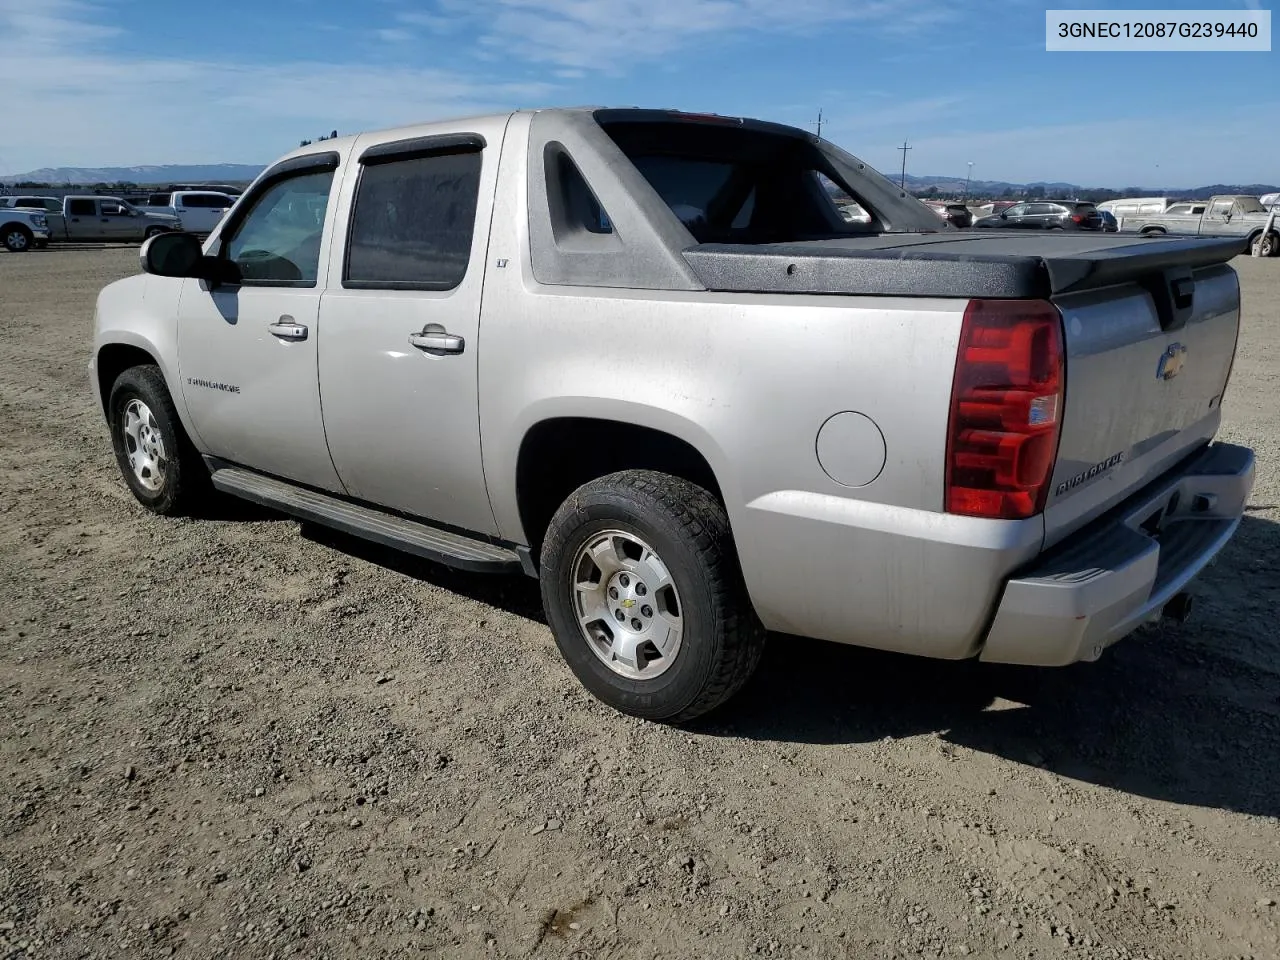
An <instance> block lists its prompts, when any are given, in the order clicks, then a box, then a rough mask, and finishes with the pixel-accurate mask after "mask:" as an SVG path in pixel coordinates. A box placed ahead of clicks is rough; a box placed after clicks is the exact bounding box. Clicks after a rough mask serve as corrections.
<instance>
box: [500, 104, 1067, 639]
mask: <svg viewBox="0 0 1280 960" xmlns="http://www.w3.org/2000/svg"><path fill="white" fill-rule="evenodd" d="M520 122H521V121H520V119H519V118H517V120H515V121H513V125H518V124H519V123H520ZM520 140H521V137H520V136H519V131H518V129H517V130H515V131H513V135H512V136H509V138H508V149H509V150H513V151H514V155H513V156H508V155H504V158H503V167H502V169H501V171H500V175H499V183H498V188H497V200H496V205H495V210H494V217H493V227H492V233H491V243H490V250H489V269H488V271H487V274H486V286H485V295H484V304H483V309H482V316H481V325H480V348H479V393H480V424H481V438H482V448H483V457H484V469H485V477H486V482H487V485H488V487H489V491H490V496H491V500H492V503H493V508H494V512H495V516H496V519H497V522H498V525H499V528H500V531H501V534H502V536H503V537H505V538H507V539H509V540H511V541H514V542H518V543H527V542H529V537H528V536H527V534H526V531H524V530H523V528H522V525H521V518H520V512H519V504H518V497H517V489H516V473H517V459H518V454H519V451H520V448H521V443H522V441H523V439H524V437H525V435H526V434H527V433H528V431H529V430H530V429H531V428H532V427H534V426H535V425H536V424H538V423H540V422H542V421H544V420H546V419H550V418H555V417H595V418H601V419H606V420H617V421H621V422H624V423H628V424H638V425H641V426H647V427H651V428H653V429H657V430H662V431H665V432H667V433H669V434H672V435H674V436H676V437H679V438H680V439H682V440H685V441H686V442H688V443H689V444H691V445H692V446H693V447H694V448H696V449H697V450H699V451H700V452H701V453H702V455H703V457H704V458H705V459H706V460H707V462H708V463H709V465H710V466H711V468H712V470H713V471H714V473H715V475H716V479H717V482H718V484H719V486H720V488H721V492H722V494H723V496H724V498H725V501H726V506H727V509H728V513H729V518H730V521H731V523H732V525H733V530H734V535H735V539H736V542H737V546H738V550H739V556H740V558H741V562H742V567H743V572H744V575H745V577H746V580H747V585H748V588H749V590H750V592H751V595H752V599H753V602H754V603H755V606H756V608H757V611H758V612H759V613H760V615H761V617H762V619H763V620H764V621H765V624H766V626H768V627H770V628H771V629H774V630H780V631H785V632H789V633H798V634H806V635H811V636H821V637H824V638H827V639H833V640H840V641H845V642H851V643H862V644H866V645H870V646H880V647H886V648H891V649H903V650H909V651H911V652H919V653H928V654H930V655H934V656H963V655H967V654H968V653H971V652H972V651H973V649H974V644H975V643H976V638H977V636H978V635H979V633H980V630H981V628H982V626H983V624H984V620H985V617H986V616H987V615H988V613H989V610H990V608H991V604H992V603H993V602H994V598H995V593H996V591H998V589H999V584H1000V576H1001V575H1002V574H1003V573H1005V572H1007V570H1008V568H1009V567H1010V566H1012V564H1013V563H1015V562H1019V561H1020V560H1022V559H1026V558H1027V557H1029V556H1032V555H1034V553H1035V552H1036V551H1037V550H1038V549H1039V547H1040V544H1041V540H1042V536H1043V525H1042V524H1041V523H1040V522H1039V520H1036V521H1034V522H1029V523H1017V524H1013V523H1011V524H992V523H990V522H989V521H973V520H971V519H970V518H956V517H948V516H946V515H945V514H942V513H941V512H940V511H941V510H942V505H943V487H944V480H945V477H944V473H945V471H944V459H945V450H946V431H947V423H948V418H949V413H950V392H951V382H952V377H953V374H954V366H955V355H956V345H957V342H958V339H959V333H960V327H961V322H962V318H963V308H964V305H965V301H958V300H947V299H910V298H853V297H824V296H802V297H801V296H786V295H732V294H712V293H706V292H667V291H633V290H621V289H618V290H612V289H602V288H598V287H597V288H575V287H568V286H542V285H539V284H538V283H536V282H535V281H534V279H533V274H532V269H531V263H530V256H529V243H528V214H527V210H526V195H525V191H526V186H525V184H526V182H527V178H526V176H525V170H524V164H523V162H522V160H521V155H522V151H521V148H520ZM512 144H514V147H513V146H511V145H512ZM844 411H853V412H857V413H861V414H863V415H865V416H866V417H868V418H870V419H871V420H872V421H874V424H875V426H876V429H877V431H878V433H879V434H880V436H881V437H882V438H883V439H882V445H881V444H876V443H875V442H874V441H873V442H871V443H869V444H868V449H867V450H865V451H857V452H853V453H852V454H851V455H852V456H853V457H854V458H855V459H858V458H862V459H863V460H864V461H870V462H872V463H880V467H879V469H878V471H875V470H872V471H870V473H871V474H872V479H870V481H869V482H867V483H865V484H864V485H862V486H858V487H851V486H846V485H843V484H842V483H840V482H837V481H836V480H835V479H833V478H832V477H831V476H828V474H827V473H826V472H825V471H824V469H823V466H822V465H821V464H820V463H819V460H818V455H817V438H818V435H819V431H820V430H821V429H822V427H823V424H824V423H826V422H827V421H828V419H829V418H831V417H832V416H834V415H836V414H839V413H841V412H844ZM877 446H878V447H879V449H875V448H876V447H877ZM547 467H548V469H554V464H548V465H547ZM975 545H976V548H977V549H978V551H979V552H982V551H985V552H986V555H987V556H990V557H993V558H995V566H994V567H992V566H984V565H983V564H981V563H973V562H971V561H972V559H973V557H974V549H975ZM926 593H931V595H930V596H927V597H926V596H925V594H926Z"/></svg>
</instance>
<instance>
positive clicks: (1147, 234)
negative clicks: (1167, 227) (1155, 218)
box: [1142, 227, 1166, 237]
mask: <svg viewBox="0 0 1280 960" xmlns="http://www.w3.org/2000/svg"><path fill="white" fill-rule="evenodd" d="M1165 234H1166V231H1164V230H1161V229H1160V228H1159V227H1156V228H1155V229H1153V230H1143V231H1142V235H1143V236H1144V237H1163V236H1165Z"/></svg>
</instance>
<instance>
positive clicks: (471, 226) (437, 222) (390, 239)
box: [343, 150, 482, 290]
mask: <svg viewBox="0 0 1280 960" xmlns="http://www.w3.org/2000/svg"><path fill="white" fill-rule="evenodd" d="M481 161H482V155H481V152H480V151H479V150H465V151H462V152H453V153H434V154H428V155H427V156H409V157H403V158H398V157H396V156H394V155H392V156H389V157H386V158H381V157H380V158H378V162H374V163H366V164H365V167H364V169H363V170H362V171H361V173H360V183H359V186H358V187H357V189H356V199H355V207H354V209H353V210H352V212H351V227H350V234H349V238H348V241H347V262H346V267H345V269H344V273H343V285H344V286H347V287H355V288H366V289H368V288H380V287H381V288H387V289H410V290H412V289H418V290H452V289H453V288H454V287H456V286H457V285H458V284H460V283H461V282H462V278H463V277H464V276H466V273H467V264H468V262H469V261H470V260H471V241H472V237H473V236H474V234H475V222H476V203H477V201H478V200H479V197H480V167H481Z"/></svg>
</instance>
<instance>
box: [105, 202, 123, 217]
mask: <svg viewBox="0 0 1280 960" xmlns="http://www.w3.org/2000/svg"><path fill="white" fill-rule="evenodd" d="M102 215H103V216H104V217H127V216H128V215H129V211H127V210H126V209H125V208H124V207H122V206H120V204H118V203H115V202H114V201H111V200H103V201H102Z"/></svg>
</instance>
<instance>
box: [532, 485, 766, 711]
mask: <svg viewBox="0 0 1280 960" xmlns="http://www.w3.org/2000/svg"><path fill="white" fill-rule="evenodd" d="M541 582H542V600H543V605H544V608H545V610H546V614H547V621H548V623H549V624H550V625H551V630H552V632H553V634H554V635H555V640H556V644H557V646H559V648H560V652H561V654H562V655H563V656H564V659H565V661H566V662H567V663H568V665H569V668H570V669H571V670H572V671H573V672H574V674H575V675H576V676H577V678H578V679H579V680H580V681H581V682H582V684H583V685H584V686H585V687H586V688H587V689H588V690H589V691H590V692H591V693H592V694H593V695H594V696H595V697H596V698H597V699H599V700H601V701H603V702H604V703H606V704H608V705H609V706H611V707H613V708H614V709H616V710H619V711H621V712H622V713H626V714H630V715H632V716H637V717H643V718H645V719H648V720H658V721H663V722H668V723H681V722H684V721H688V720H692V719H693V718H695V717H698V716H701V715H702V714H704V713H707V712H708V711H710V710H713V709H714V708H716V707H718V706H719V705H721V704H722V703H724V702H725V701H726V700H728V699H729V698H730V697H732V696H733V695H734V694H735V693H736V692H737V691H738V690H739V689H740V688H741V687H742V685H743V684H744V683H745V682H746V681H747V679H748V678H749V677H750V676H751V674H752V672H753V671H754V670H755V668H756V665H757V664H758V663H759V661H760V655H761V653H762V651H763V649H764V642H765V631H764V628H763V627H762V626H761V624H760V622H759V620H758V618H757V617H756V615H755V611H754V610H753V609H752V607H751V601H750V599H749V598H748V596H747V591H746V587H745V585H744V583H743V580H742V572H741V570H740V569H739V567H738V561H737V553H736V550H735V547H734V544H733V537H732V534H731V532H730V529H729V518H728V516H727V515H726V514H725V510H724V507H723V506H722V505H721V504H720V502H719V501H718V500H717V499H716V498H715V497H714V496H712V495H711V494H710V493H709V492H708V491H706V490H705V489H703V488H702V487H699V486H697V485H695V484H693V483H690V482H689V481H687V480H682V479H680V478H678V477H673V476H669V475H667V474H662V473H656V472H653V471H648V470H627V471H623V472H621V473H615V474H611V475H609V476H606V477H601V478H600V479H598V480H593V481H591V482H590V483H588V484H586V485H584V486H582V487H580V488H578V489H577V490H576V491H575V492H574V493H573V494H571V495H570V497H569V499H568V500H566V501H565V502H564V504H563V505H562V506H561V507H560V509H559V510H558V511H556V514H555V516H554V517H553V518H552V520H551V524H550V526H549V528H548V530H547V535H546V538H545V540H544V542H543V545H542V553H541Z"/></svg>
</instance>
